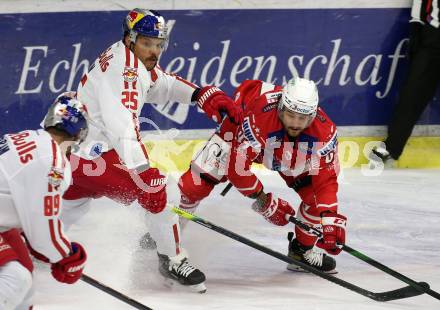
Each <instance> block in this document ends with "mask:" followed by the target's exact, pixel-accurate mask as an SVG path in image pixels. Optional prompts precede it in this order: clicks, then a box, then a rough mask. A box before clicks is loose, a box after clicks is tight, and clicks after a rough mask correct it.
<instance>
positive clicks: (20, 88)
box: [0, 1, 440, 167]
mask: <svg viewBox="0 0 440 310" xmlns="http://www.w3.org/2000/svg"><path fill="white" fill-rule="evenodd" d="M122 2H123V1H122ZM122 2H121V3H122ZM330 2H331V3H332V5H331V6H330V7H326V6H325V8H324V7H321V8H318V7H316V6H313V5H312V6H310V7H308V6H307V5H305V4H304V5H303V6H300V5H298V3H299V2H298V1H296V2H295V1H293V2H291V3H293V4H292V5H289V6H280V7H282V8H280V9H273V8H272V9H271V8H267V7H264V8H260V9H248V8H246V9H242V8H240V7H237V6H233V7H231V8H230V9H228V10H222V9H219V8H218V6H215V5H214V6H212V8H213V9H206V8H207V7H206V6H205V7H200V8H199V7H198V6H195V7H194V9H191V7H188V8H187V9H185V8H184V7H181V6H180V5H179V4H176V3H174V2H173V5H177V6H172V7H169V8H168V7H160V8H161V9H162V8H164V10H162V13H163V14H164V15H165V16H166V17H167V18H168V20H169V26H170V28H171V31H170V33H171V41H170V46H169V48H168V50H167V51H166V52H165V53H164V54H163V57H162V58H161V61H160V64H161V66H162V67H163V68H164V69H166V70H167V71H170V72H174V73H177V74H179V75H181V76H182V77H184V78H186V79H188V80H190V81H192V82H194V83H197V84H199V85H206V84H216V85H218V86H220V87H221V88H222V89H223V90H225V92H226V93H228V94H229V95H232V93H233V91H234V88H235V87H236V86H237V85H238V84H239V83H240V82H241V81H243V80H244V79H262V80H265V81H267V82H272V83H275V84H284V83H285V81H286V80H287V79H289V78H290V77H291V76H292V75H294V74H299V75H301V76H306V77H308V78H311V79H313V80H315V81H316V82H317V84H318V87H319V91H320V102H321V105H322V106H323V108H324V109H325V110H326V112H327V113H328V115H329V116H330V117H331V118H332V120H333V121H334V122H335V123H336V124H337V126H338V127H340V128H342V127H358V128H363V129H364V130H363V131H362V133H360V134H357V135H352V136H354V137H368V136H373V134H372V129H371V128H372V127H374V126H385V125H386V124H387V123H388V120H389V118H390V116H391V113H392V109H393V107H394V104H395V102H396V100H397V92H398V88H399V86H400V85H401V83H402V82H403V79H404V74H405V72H406V70H407V59H406V58H405V56H404V55H405V53H406V47H407V33H408V18H409V12H410V10H409V8H408V7H406V6H405V5H404V3H403V1H399V5H396V6H392V5H390V3H391V2H390V1H388V2H387V3H388V4H384V5H383V6H380V7H375V8H374V6H375V5H377V3H376V2H374V3H375V4H371V7H366V6H367V4H368V2H366V1H363V2H362V3H364V4H363V5H360V6H359V7H357V6H356V5H354V4H353V5H351V6H347V7H339V8H338V7H337V4H336V2H334V1H333V2H332V1H329V3H330ZM360 2H361V1H359V3H360ZM243 3H244V7H245V3H247V2H246V1H244V2H243ZM274 3H275V2H274ZM277 3H278V2H277ZM285 3H288V1H286V2H285ZM295 3H296V4H295ZM320 3H321V6H322V3H323V2H322V1H321V2H320ZM341 3H342V2H341ZM344 3H347V1H345V2H344ZM352 3H356V2H355V1H353V2H352ZM371 3H373V2H371ZM395 3H397V1H396V2H395ZM42 5H43V6H44V5H45V4H44V3H43V4H42ZM63 5H64V4H63ZM131 5H132V4H131V3H130V6H131ZM386 5H389V6H390V7H386ZM60 7H61V6H60ZM121 7H123V6H121ZM274 7H276V4H274ZM78 8H79V10H84V11H78V12H69V11H64V12H51V11H52V10H48V11H49V12H46V13H43V12H32V11H31V12H29V11H26V13H16V11H17V10H16V11H13V10H12V11H11V12H8V13H7V14H0V29H2V30H1V31H2V36H3V39H4V41H5V42H8V44H7V45H5V46H4V48H3V49H1V50H0V56H1V57H0V59H1V63H0V68H1V69H2V75H1V76H0V82H1V84H2V85H4V87H2V89H0V98H2V100H1V101H0V134H4V133H7V132H14V131H19V130H23V129H33V128H37V127H38V126H39V123H40V121H41V119H42V118H43V115H44V113H45V110H46V109H47V107H48V105H49V104H50V102H51V101H52V99H53V98H54V97H55V96H56V95H57V94H58V93H59V92H62V91H65V90H71V89H75V88H76V85H77V84H78V81H79V79H80V78H81V76H82V74H83V72H85V71H86V70H87V68H88V66H89V65H90V64H91V62H92V61H93V60H94V59H95V58H96V57H97V56H98V55H99V54H100V53H101V52H102V50H103V49H105V48H106V47H107V46H109V45H110V44H112V43H113V42H115V41H117V40H119V39H120V35H121V34H120V21H121V20H122V18H123V17H124V16H125V14H126V11H121V10H114V9H112V10H110V11H106V12H105V13H103V12H102V11H95V10H94V9H93V8H90V10H87V6H86V5H84V6H78ZM67 10H69V9H67ZM41 11H44V8H42V10H41ZM92 20H93V24H94V28H93V31H92V29H91V28H90V21H92ZM360 34H361V35H360ZM261 38H264V39H261ZM439 98H440V97H439V96H436V97H435V98H434V100H433V102H432V103H431V104H430V105H429V107H428V108H427V110H426V111H425V113H424V114H423V115H422V117H421V119H420V121H419V124H420V125H422V126H440V99H439ZM141 119H148V122H142V124H141V129H142V130H152V129H155V128H161V129H162V130H165V129H171V128H176V129H178V130H180V131H181V132H187V131H193V130H207V129H209V128H214V127H215V123H213V122H212V121H211V120H209V119H208V118H206V117H205V115H204V114H203V112H202V111H200V110H198V109H197V108H196V107H195V106H188V105H184V104H180V103H176V102H169V103H168V104H166V105H165V106H155V105H154V103H153V104H152V105H151V104H146V105H145V107H144V109H143V111H142V113H141ZM435 135H436V136H438V131H437V134H435ZM422 137H423V135H422ZM192 138H197V139H205V138H207V137H206V136H200V137H199V136H196V137H192ZM192 138H190V139H192ZM350 139H353V138H351V137H350ZM434 140H435V139H434ZM359 141H360V142H362V141H364V140H363V139H361V138H359ZM413 141H417V142H413ZM421 141H425V140H420V138H417V139H415V140H414V139H413V140H411V143H410V145H409V146H408V147H407V149H406V150H405V154H404V156H403V158H402V160H401V165H402V166H403V167H407V166H408V167H419V166H420V165H421V164H425V165H426V167H436V166H437V163H436V162H437V161H438V160H437V159H436V158H435V157H436V155H437V157H438V148H437V149H435V148H433V147H432V145H438V143H437V144H432V143H428V142H421ZM426 141H432V138H428V140H426ZM191 143H193V144H196V143H197V141H194V142H191ZM171 145H172V142H171ZM361 145H362V144H361ZM425 145H427V146H428V147H427V148H425V147H424V146H425ZM362 147H363V146H362ZM419 150H422V151H423V152H427V153H428V155H429V156H428V158H433V159H432V160H428V161H426V160H419V158H420V156H419V155H414V156H413V155H411V154H412V153H414V152H415V153H417V152H419ZM433 152H434V153H433ZM435 152H437V153H435ZM407 153H408V154H407ZM189 157H190V156H189ZM179 160H182V161H185V162H186V161H187V159H186V158H185V159H180V158H179ZM364 161H365V158H363V157H362V156H360V157H359V159H358V160H357V161H356V162H355V163H354V165H355V166H356V165H360V164H362V163H364ZM179 165H180V164H179ZM399 165H400V163H399ZM422 166H423V167H425V166H424V165H422Z"/></svg>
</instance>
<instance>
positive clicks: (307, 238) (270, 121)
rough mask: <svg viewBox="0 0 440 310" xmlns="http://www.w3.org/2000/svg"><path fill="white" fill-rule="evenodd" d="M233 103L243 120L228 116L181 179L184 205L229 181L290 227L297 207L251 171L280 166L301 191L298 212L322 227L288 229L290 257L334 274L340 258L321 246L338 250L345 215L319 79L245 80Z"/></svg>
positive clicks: (189, 207)
mask: <svg viewBox="0 0 440 310" xmlns="http://www.w3.org/2000/svg"><path fill="white" fill-rule="evenodd" d="M235 101H236V103H237V104H240V105H242V106H243V116H244V120H243V122H242V124H241V125H236V124H233V123H232V122H230V121H229V119H227V118H225V120H224V121H223V123H222V125H221V126H220V128H219V129H218V130H217V132H216V133H215V134H214V135H213V136H212V137H211V138H210V140H209V141H208V142H207V144H206V146H205V147H204V148H203V149H202V150H201V151H200V152H199V153H198V154H197V155H196V157H195V158H194V160H193V161H192V162H191V166H190V169H189V170H188V171H186V172H185V173H184V174H183V175H182V177H181V178H180V181H179V188H180V191H181V202H180V207H181V208H183V209H186V210H188V211H189V212H194V211H195V209H196V207H197V205H198V204H199V203H200V201H201V200H202V199H204V198H205V197H207V196H208V195H209V193H210V192H211V190H212V189H213V188H214V186H215V185H217V184H219V183H221V182H225V181H226V180H229V181H230V182H231V183H232V184H233V185H234V186H235V187H236V189H237V190H238V191H240V193H242V194H243V195H244V196H247V197H249V198H252V199H255V201H254V203H253V204H252V208H253V209H254V210H255V211H257V212H258V213H260V214H261V215H263V216H264V217H265V218H266V220H268V221H269V222H271V223H273V224H275V225H280V226H283V225H286V224H287V223H288V221H287V220H286V215H294V214H295V212H294V210H293V208H292V207H291V205H290V204H289V203H288V202H287V201H285V200H283V199H281V198H279V197H277V196H276V195H275V193H268V192H265V190H264V187H263V184H262V183H261V181H260V180H259V179H258V178H257V177H256V175H255V174H254V173H253V172H252V171H251V170H250V167H251V164H252V163H260V164H263V165H264V166H265V167H266V168H268V169H271V170H274V171H277V172H278V173H279V175H280V176H281V177H282V178H283V179H284V181H285V182H286V184H287V186H288V187H290V188H292V189H293V190H294V191H296V192H297V193H298V195H299V196H300V198H301V200H302V202H301V204H300V206H299V210H298V212H297V213H298V215H297V217H298V218H299V219H300V220H301V221H303V222H305V223H307V224H308V225H311V226H315V227H321V228H322V231H323V238H322V239H320V240H319V241H317V238H316V237H315V236H314V235H312V234H310V233H308V232H307V231H305V230H303V229H301V228H300V227H298V226H296V227H295V233H293V232H291V233H289V235H288V238H289V241H290V242H289V256H291V257H293V258H295V259H297V260H301V261H303V262H305V263H307V264H309V265H312V266H314V267H316V268H319V269H320V270H322V271H325V272H328V273H334V272H335V267H336V261H335V260H334V258H333V257H331V256H329V255H327V254H325V253H324V251H322V250H321V249H325V250H326V251H327V253H329V254H332V255H336V254H339V252H340V251H341V248H340V245H341V244H344V242H345V225H346V218H345V217H344V216H343V215H341V214H338V200H337V191H338V182H337V175H338V171H339V163H338V156H337V134H336V126H335V124H334V123H333V122H332V121H331V120H330V118H329V117H328V116H327V115H326V114H325V112H324V111H323V110H322V108H320V107H318V101H319V99H318V90H317V88H316V85H315V83H314V82H313V81H309V80H306V79H302V78H298V77H295V78H292V79H291V80H290V81H288V83H287V85H286V86H285V87H284V88H282V87H281V86H275V85H272V84H268V83H265V82H263V81H256V80H246V81H244V82H243V83H242V84H241V85H239V87H238V88H237V89H236V91H235ZM315 244H316V245H318V246H319V247H320V248H321V249H317V248H316V247H315ZM288 268H289V269H296V267H295V266H293V265H290V266H288Z"/></svg>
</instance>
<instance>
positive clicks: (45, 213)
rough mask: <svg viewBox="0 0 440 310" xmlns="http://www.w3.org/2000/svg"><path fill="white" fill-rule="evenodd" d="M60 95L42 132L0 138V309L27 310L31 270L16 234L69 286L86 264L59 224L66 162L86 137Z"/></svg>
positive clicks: (76, 110)
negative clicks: (74, 147) (70, 153)
mask: <svg viewBox="0 0 440 310" xmlns="http://www.w3.org/2000/svg"><path fill="white" fill-rule="evenodd" d="M74 95H75V93H72V92H70V93H63V94H61V95H60V96H59V97H58V98H57V99H56V100H55V102H54V103H53V104H52V105H51V107H50V108H49V111H48V112H47V114H46V117H45V119H44V122H43V123H44V130H43V129H40V130H36V131H33V130H26V131H22V132H19V133H14V134H6V135H4V136H3V137H2V138H0V309H26V310H27V309H30V307H31V305H32V301H31V297H32V292H33V289H32V271H33V265H32V261H31V258H30V256H29V254H30V253H29V250H28V248H27V247H26V244H25V242H24V241H23V239H22V237H21V235H20V233H21V232H22V233H24V235H25V236H26V239H27V241H28V243H29V246H30V247H32V249H33V252H34V253H35V254H38V256H39V258H40V259H43V260H45V261H46V262H48V263H50V264H51V270H52V275H53V277H54V278H55V279H56V280H58V281H60V282H63V283H68V284H72V283H74V282H76V281H77V280H78V279H79V278H80V277H81V274H82V270H83V268H84V264H85V262H86V258H87V255H86V252H85V250H84V248H83V247H82V246H81V245H80V244H78V243H75V242H70V241H69V239H68V238H67V237H66V236H65V234H64V231H63V224H62V223H61V221H60V220H59V215H60V213H61V210H62V199H61V196H62V194H63V192H64V191H65V189H67V187H68V186H69V183H70V180H71V171H70V165H69V162H68V161H67V158H66V155H65V153H66V151H68V150H69V149H70V147H71V145H72V144H78V143H80V142H81V141H82V140H83V139H84V138H85V136H86V135H87V131H88V126H87V121H86V119H85V114H86V113H87V112H86V111H85V108H84V105H83V104H81V103H80V102H79V101H78V100H77V99H75V98H74Z"/></svg>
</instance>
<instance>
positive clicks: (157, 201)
mask: <svg viewBox="0 0 440 310" xmlns="http://www.w3.org/2000/svg"><path fill="white" fill-rule="evenodd" d="M139 176H140V177H141V179H142V181H143V182H144V183H145V185H147V188H144V189H142V193H141V195H140V197H139V199H138V201H139V204H140V205H141V206H142V207H143V208H145V209H147V210H148V211H150V212H151V213H159V212H161V211H162V210H163V209H165V206H166V205H167V192H166V190H165V188H166V183H167V178H166V177H165V176H164V175H162V174H161V173H160V171H159V169H157V168H150V169H148V170H145V171H144V172H142V173H140V174H139Z"/></svg>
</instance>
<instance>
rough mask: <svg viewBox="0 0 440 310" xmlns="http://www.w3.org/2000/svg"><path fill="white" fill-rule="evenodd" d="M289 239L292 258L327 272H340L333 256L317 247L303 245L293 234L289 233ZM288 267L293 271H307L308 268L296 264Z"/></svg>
mask: <svg viewBox="0 0 440 310" xmlns="http://www.w3.org/2000/svg"><path fill="white" fill-rule="evenodd" d="M289 237H290V238H289ZM288 239H289V241H290V242H289V254H288V256H289V257H290V258H293V259H295V260H297V261H300V262H303V263H306V264H307V265H310V266H312V267H314V268H316V269H318V270H321V271H323V272H325V273H329V274H335V273H338V272H337V271H336V261H335V259H334V258H333V257H331V256H328V255H327V254H325V253H323V252H322V251H320V250H319V249H317V248H316V247H304V246H302V245H301V244H299V243H298V241H297V240H296V239H294V238H293V234H289V235H288ZM287 269H288V270H291V271H300V272H307V271H306V270H304V269H302V268H301V267H299V266H297V265H294V264H289V265H287Z"/></svg>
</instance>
